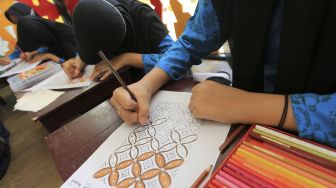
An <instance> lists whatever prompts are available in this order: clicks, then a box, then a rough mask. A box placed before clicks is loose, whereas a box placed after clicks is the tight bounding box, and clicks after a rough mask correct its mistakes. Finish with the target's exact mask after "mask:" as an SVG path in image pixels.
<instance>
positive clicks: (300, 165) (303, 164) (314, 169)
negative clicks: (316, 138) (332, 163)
mask: <svg viewBox="0 0 336 188" xmlns="http://www.w3.org/2000/svg"><path fill="white" fill-rule="evenodd" d="M243 145H245V146H247V147H250V148H253V149H255V150H257V151H258V152H261V153H263V154H264V155H268V156H270V157H274V158H276V159H277V160H280V161H282V162H284V163H287V164H289V165H291V166H293V167H296V168H299V169H301V170H304V171H305V172H308V173H311V174H314V175H315V176H318V177H320V178H322V179H324V180H326V181H330V182H333V183H335V184H336V179H334V178H335V176H331V175H329V174H328V173H325V171H322V170H320V169H322V168H321V167H320V166H317V165H315V166H316V167H314V166H312V164H309V163H308V162H307V161H304V160H301V161H300V162H299V161H297V160H294V159H292V158H290V157H289V156H288V155H286V156H284V155H281V153H277V152H276V151H274V150H272V151H271V150H269V149H267V148H262V147H259V146H257V145H253V144H250V143H248V142H243ZM282 154H284V153H282ZM318 167H319V168H318Z"/></svg>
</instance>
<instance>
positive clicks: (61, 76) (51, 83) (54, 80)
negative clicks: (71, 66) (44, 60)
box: [24, 65, 94, 91]
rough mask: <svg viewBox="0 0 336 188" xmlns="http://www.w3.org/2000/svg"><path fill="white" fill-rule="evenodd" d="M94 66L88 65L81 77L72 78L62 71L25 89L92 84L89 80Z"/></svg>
mask: <svg viewBox="0 0 336 188" xmlns="http://www.w3.org/2000/svg"><path fill="white" fill-rule="evenodd" d="M93 68H94V66H93V65H89V66H86V68H85V70H84V74H83V76H82V77H80V78H76V79H73V80H70V79H69V78H68V76H67V75H66V74H65V73H64V71H60V72H58V73H56V74H54V75H53V76H51V77H49V78H47V79H45V80H43V81H42V82H40V83H38V84H36V85H34V86H32V87H31V88H28V89H25V90H24V91H36V90H45V89H71V88H80V87H87V86H90V85H91V84H92V83H93V82H92V81H90V80H89V77H90V76H91V74H92V71H93Z"/></svg>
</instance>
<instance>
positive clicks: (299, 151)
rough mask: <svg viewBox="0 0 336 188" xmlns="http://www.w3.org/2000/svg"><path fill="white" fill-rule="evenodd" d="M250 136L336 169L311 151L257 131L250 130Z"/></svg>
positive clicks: (331, 163)
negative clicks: (300, 148)
mask: <svg viewBox="0 0 336 188" xmlns="http://www.w3.org/2000/svg"><path fill="white" fill-rule="evenodd" d="M250 136H252V137H253V138H256V139H258V140H261V141H264V142H265V143H264V144H266V145H271V146H274V147H276V148H278V149H281V150H283V151H286V152H288V153H291V154H293V155H297V156H300V157H301V158H304V159H306V160H309V161H311V162H315V163H317V164H319V165H321V166H323V167H325V168H328V169H331V170H336V164H335V163H333V162H332V161H329V160H326V159H324V158H321V157H319V156H316V155H312V154H311V153H308V152H305V151H302V150H299V149H297V148H294V147H292V146H290V145H287V144H284V143H281V142H278V141H276V140H273V139H272V138H268V137H266V136H263V135H260V134H259V133H256V132H251V133H250Z"/></svg>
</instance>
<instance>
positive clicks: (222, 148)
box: [219, 125, 245, 153]
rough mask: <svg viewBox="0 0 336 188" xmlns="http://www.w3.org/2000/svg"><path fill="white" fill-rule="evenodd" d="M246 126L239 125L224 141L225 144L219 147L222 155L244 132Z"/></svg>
mask: <svg viewBox="0 0 336 188" xmlns="http://www.w3.org/2000/svg"><path fill="white" fill-rule="evenodd" d="M244 128H245V126H244V125H239V127H237V128H236V129H235V130H234V131H233V133H232V134H230V135H229V136H228V137H227V138H226V139H225V141H224V143H223V144H222V145H221V146H220V147H219V151H220V152H221V153H222V152H223V151H224V150H225V148H227V147H228V145H230V143H231V142H232V141H233V140H234V139H235V138H236V137H237V136H238V135H239V134H240V133H241V132H242V131H243V130H244Z"/></svg>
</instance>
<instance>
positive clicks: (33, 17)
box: [5, 3, 76, 63]
mask: <svg viewBox="0 0 336 188" xmlns="http://www.w3.org/2000/svg"><path fill="white" fill-rule="evenodd" d="M5 16H6V17H7V19H8V20H9V21H11V22H12V23H13V24H17V36H18V42H17V44H16V46H17V48H16V49H15V51H14V52H13V53H12V54H11V55H10V56H9V58H10V59H11V60H12V59H15V58H18V57H21V58H22V59H23V60H25V61H31V62H36V61H41V60H46V59H49V60H52V61H54V62H59V63H63V62H64V61H65V59H70V58H72V57H74V56H75V55H76V43H75V37H74V34H73V30H72V28H71V26H69V25H66V24H62V23H58V22H54V21H50V20H46V19H43V18H41V17H40V16H39V15H38V14H37V13H36V12H35V11H34V10H33V9H32V8H31V7H29V6H27V5H25V4H22V3H15V4H13V5H12V6H11V7H10V8H9V9H8V10H7V11H6V12H5ZM22 52H24V53H22Z"/></svg>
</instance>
